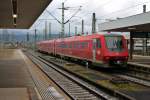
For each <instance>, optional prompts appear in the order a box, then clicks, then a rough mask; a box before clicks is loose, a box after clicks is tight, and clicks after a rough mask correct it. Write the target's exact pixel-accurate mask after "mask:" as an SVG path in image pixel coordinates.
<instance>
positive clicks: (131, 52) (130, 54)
mask: <svg viewBox="0 0 150 100" xmlns="http://www.w3.org/2000/svg"><path fill="white" fill-rule="evenodd" d="M132 33H133V32H130V51H129V52H130V53H129V59H130V60H132V59H133V49H134V47H133V46H134V40H133V36H132Z"/></svg>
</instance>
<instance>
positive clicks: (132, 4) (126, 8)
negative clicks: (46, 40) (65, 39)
mask: <svg viewBox="0 0 150 100" xmlns="http://www.w3.org/2000/svg"><path fill="white" fill-rule="evenodd" d="M62 2H65V7H72V8H70V9H69V10H66V11H65V20H67V19H69V18H70V17H71V16H72V15H73V14H74V13H75V12H76V11H77V9H78V8H79V6H82V8H81V11H79V12H78V14H77V15H76V17H74V18H72V20H71V21H72V22H71V31H72V32H73V33H74V27H75V26H77V27H78V32H79V33H81V20H82V19H84V20H85V32H89V33H90V32H91V19H92V18H91V16H92V13H93V12H95V13H96V17H97V19H98V20H97V24H98V23H101V22H104V21H105V20H104V19H116V18H117V17H119V18H122V17H127V16H131V15H135V14H138V13H142V10H143V9H142V5H143V4H146V5H147V11H149V10H150V1H149V0H53V1H52V3H51V4H50V5H49V6H48V7H47V10H48V11H50V12H51V13H52V14H53V15H54V16H55V17H56V18H57V19H58V20H60V21H61V10H60V9H58V8H61V3H62ZM39 19H53V18H52V17H51V16H50V15H49V14H48V13H47V12H46V11H44V12H43V14H42V15H41V16H40V17H39V18H38V20H37V21H36V22H35V23H34V25H33V26H32V27H31V29H35V28H37V29H38V30H39V32H40V33H42V32H43V30H44V28H45V24H44V22H45V21H43V20H39ZM49 22H51V23H52V32H53V33H59V32H60V30H61V27H60V24H59V23H58V22H57V21H55V20H51V21H49ZM65 32H66V33H68V24H66V25H65Z"/></svg>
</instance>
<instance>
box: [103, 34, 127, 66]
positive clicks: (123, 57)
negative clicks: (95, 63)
mask: <svg viewBox="0 0 150 100" xmlns="http://www.w3.org/2000/svg"><path fill="white" fill-rule="evenodd" d="M104 41H105V42H104V44H105V46H104V47H105V48H104V55H103V61H104V62H105V63H108V64H109V65H116V64H117V65H122V66H126V64H127V61H128V48H127V43H126V40H125V38H124V37H123V36H122V35H116V34H112V35H105V36H104Z"/></svg>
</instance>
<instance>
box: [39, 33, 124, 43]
mask: <svg viewBox="0 0 150 100" xmlns="http://www.w3.org/2000/svg"><path fill="white" fill-rule="evenodd" d="M101 36H122V35H120V34H92V35H86V36H72V37H67V38H59V39H55V40H56V41H57V42H62V41H78V40H80V41H85V40H89V39H90V40H91V38H99V37H101ZM52 41H54V40H45V41H40V42H38V43H49V42H52Z"/></svg>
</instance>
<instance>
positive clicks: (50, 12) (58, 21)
mask: <svg viewBox="0 0 150 100" xmlns="http://www.w3.org/2000/svg"><path fill="white" fill-rule="evenodd" d="M46 12H48V14H50V15H51V16H52V17H53V18H54V19H55V20H57V22H58V23H60V24H61V22H60V21H59V20H58V19H57V18H56V17H55V16H54V15H53V14H52V13H51V12H49V11H48V10H47V9H46Z"/></svg>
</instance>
